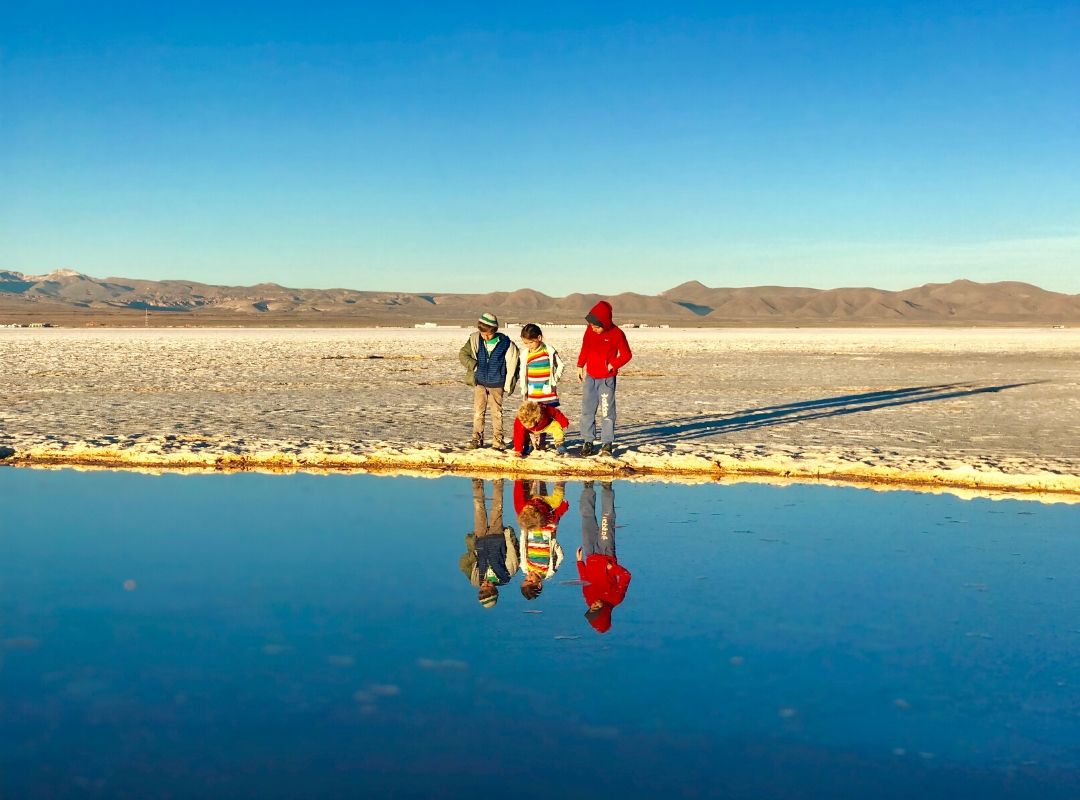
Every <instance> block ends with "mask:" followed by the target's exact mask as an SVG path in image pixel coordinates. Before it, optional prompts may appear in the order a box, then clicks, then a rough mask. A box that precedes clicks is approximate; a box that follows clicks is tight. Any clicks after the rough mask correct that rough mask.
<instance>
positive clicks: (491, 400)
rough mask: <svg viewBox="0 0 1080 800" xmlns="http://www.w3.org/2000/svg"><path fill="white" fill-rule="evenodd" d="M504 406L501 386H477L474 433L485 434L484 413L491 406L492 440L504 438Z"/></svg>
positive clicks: (473, 418) (473, 417)
mask: <svg viewBox="0 0 1080 800" xmlns="http://www.w3.org/2000/svg"><path fill="white" fill-rule="evenodd" d="M502 407H503V389H502V387H501V386H500V387H498V388H497V389H493V388H491V387H490V386H477V387H476V388H475V390H474V394H473V415H472V432H473V435H474V436H475V435H476V434H480V435H481V436H483V435H484V415H485V413H486V412H487V410H488V408H490V409H491V433H492V441H500V440H501V439H502V438H503V413H502Z"/></svg>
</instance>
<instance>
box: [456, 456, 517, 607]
mask: <svg viewBox="0 0 1080 800" xmlns="http://www.w3.org/2000/svg"><path fill="white" fill-rule="evenodd" d="M472 494H473V532H472V533H470V534H467V535H466V536H465V553H464V555H462V556H461V559H460V560H459V561H458V566H459V567H460V568H461V571H462V572H463V573H465V575H466V577H468V579H469V582H470V583H471V584H472V585H473V586H475V587H476V588H477V589H479V594H478V597H477V599H478V600H479V601H480V605H482V606H484V607H485V608H492V607H493V606H494V605H495V604H496V603H497V602H499V589H498V587H500V586H503V585H505V584H507V583H509V582H510V577H511V576H512V575H513V574H514V573H515V572H517V568H518V552H517V542H516V541H515V540H514V529H513V528H509V527H506V528H504V527H503V482H502V480H496V481H494V492H493V495H492V499H491V514H490V515H489V514H488V513H487V508H486V503H485V499H484V482H483V481H482V480H480V479H478V478H477V479H474V480H473V482H472Z"/></svg>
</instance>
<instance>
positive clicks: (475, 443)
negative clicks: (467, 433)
mask: <svg viewBox="0 0 1080 800" xmlns="http://www.w3.org/2000/svg"><path fill="white" fill-rule="evenodd" d="M465 446H466V447H467V448H469V449H470V450H475V449H477V448H478V447H483V446H484V435H483V434H481V433H474V434H473V435H472V438H471V439H469V443H468V444H467V445H465Z"/></svg>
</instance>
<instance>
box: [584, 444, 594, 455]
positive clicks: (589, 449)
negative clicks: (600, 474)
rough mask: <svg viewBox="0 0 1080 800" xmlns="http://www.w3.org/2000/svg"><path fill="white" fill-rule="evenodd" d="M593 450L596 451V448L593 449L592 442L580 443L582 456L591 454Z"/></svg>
mask: <svg viewBox="0 0 1080 800" xmlns="http://www.w3.org/2000/svg"><path fill="white" fill-rule="evenodd" d="M595 452H596V450H594V449H593V445H592V442H582V443H581V454H582V455H583V456H591V455H592V454H593V453H595Z"/></svg>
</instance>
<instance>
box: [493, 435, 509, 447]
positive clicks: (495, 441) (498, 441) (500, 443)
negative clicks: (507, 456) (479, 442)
mask: <svg viewBox="0 0 1080 800" xmlns="http://www.w3.org/2000/svg"><path fill="white" fill-rule="evenodd" d="M491 449H492V450H505V449H506V442H504V441H503V440H502V438H501V437H500V438H498V439H492V440H491Z"/></svg>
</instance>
